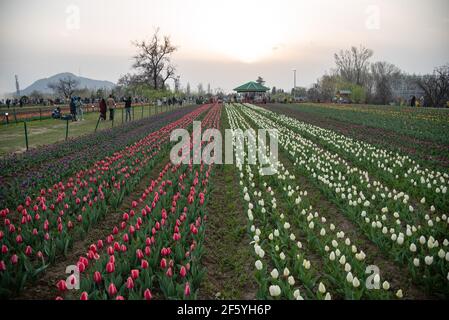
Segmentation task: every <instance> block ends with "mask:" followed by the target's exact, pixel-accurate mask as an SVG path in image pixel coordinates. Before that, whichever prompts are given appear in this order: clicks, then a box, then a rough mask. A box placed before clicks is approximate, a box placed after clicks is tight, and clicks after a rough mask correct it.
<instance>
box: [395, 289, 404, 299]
mask: <svg viewBox="0 0 449 320" xmlns="http://www.w3.org/2000/svg"><path fill="white" fill-rule="evenodd" d="M396 297H398V298H399V299H402V298H403V297H404V295H403V294H402V290H401V289H399V290H398V291H397V292H396Z"/></svg>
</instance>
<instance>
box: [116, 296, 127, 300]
mask: <svg viewBox="0 0 449 320" xmlns="http://www.w3.org/2000/svg"><path fill="white" fill-rule="evenodd" d="M115 300H125V298H123V296H117V298H115Z"/></svg>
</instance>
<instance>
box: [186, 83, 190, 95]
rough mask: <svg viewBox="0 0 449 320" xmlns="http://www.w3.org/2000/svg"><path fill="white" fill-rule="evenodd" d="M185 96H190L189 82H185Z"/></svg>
mask: <svg viewBox="0 0 449 320" xmlns="http://www.w3.org/2000/svg"><path fill="white" fill-rule="evenodd" d="M186 94H187V95H188V96H190V82H187V87H186Z"/></svg>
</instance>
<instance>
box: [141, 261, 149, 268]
mask: <svg viewBox="0 0 449 320" xmlns="http://www.w3.org/2000/svg"><path fill="white" fill-rule="evenodd" d="M148 266H149V265H148V261H147V260H144V259H142V261H141V262H140V267H141V268H142V269H148Z"/></svg>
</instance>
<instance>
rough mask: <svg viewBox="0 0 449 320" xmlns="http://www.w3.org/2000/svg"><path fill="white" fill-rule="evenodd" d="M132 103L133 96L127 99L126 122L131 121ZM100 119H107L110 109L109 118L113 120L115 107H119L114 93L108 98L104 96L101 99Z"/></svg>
mask: <svg viewBox="0 0 449 320" xmlns="http://www.w3.org/2000/svg"><path fill="white" fill-rule="evenodd" d="M131 105H132V98H131V97H128V98H127V99H126V100H125V113H126V120H125V121H126V122H128V121H131V119H132V118H131ZM99 106H100V119H101V120H106V115H107V112H108V110H109V120H111V121H113V120H114V116H115V109H116V108H117V104H116V102H115V100H114V98H113V97H112V95H110V96H109V98H108V99H107V100H105V99H104V98H102V99H101V100H100V104H99Z"/></svg>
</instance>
